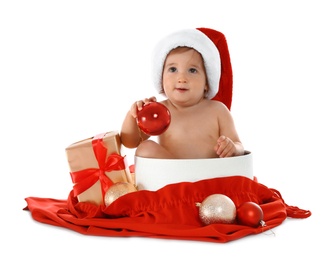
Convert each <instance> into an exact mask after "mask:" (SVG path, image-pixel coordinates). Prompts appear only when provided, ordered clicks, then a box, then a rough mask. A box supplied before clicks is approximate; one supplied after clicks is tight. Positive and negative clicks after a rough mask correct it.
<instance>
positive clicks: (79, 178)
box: [70, 133, 125, 196]
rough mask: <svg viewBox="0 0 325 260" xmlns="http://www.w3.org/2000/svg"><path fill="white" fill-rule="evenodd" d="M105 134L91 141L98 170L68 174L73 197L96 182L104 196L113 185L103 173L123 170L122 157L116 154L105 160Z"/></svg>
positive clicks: (90, 169)
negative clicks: (72, 184) (71, 182)
mask: <svg viewBox="0 0 325 260" xmlns="http://www.w3.org/2000/svg"><path fill="white" fill-rule="evenodd" d="M104 136H105V133H103V134H99V135H96V136H95V137H94V138H93V140H92V146H93V150H94V154H95V157H96V160H97V162H98V167H99V168H88V169H84V170H81V171H76V172H70V175H71V179H72V181H73V183H75V185H74V186H73V192H74V196H77V195H79V194H80V193H82V192H84V191H85V190H87V189H89V188H90V187H91V186H93V185H94V184H95V183H96V182H97V181H98V180H99V181H100V184H101V189H102V195H103V196H104V195H105V193H106V191H107V190H108V188H109V187H110V186H111V185H112V184H113V182H112V180H111V179H110V178H109V177H108V176H107V175H106V174H105V172H110V171H118V170H123V169H125V164H124V157H122V156H121V155H119V154H117V153H113V154H111V155H109V156H108V157H107V159H106V155H107V148H106V147H105V146H104V143H103V137H104Z"/></svg>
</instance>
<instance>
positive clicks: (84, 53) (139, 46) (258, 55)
mask: <svg viewBox="0 0 325 260" xmlns="http://www.w3.org/2000/svg"><path fill="white" fill-rule="evenodd" d="M322 7H323V4H322V1H316V0H309V1H301V0H298V1H290V0H289V1H278V0H276V1H257V0H255V1H254V0H248V1H240V0H238V1H235V0H230V1H219V0H216V1H207V0H202V1H192V0H188V1H170V0H166V1H161V2H155V1H142V0H138V1H131V0H127V1H70V0H65V1H60V0H59V1H35V0H31V1H1V3H0V46H1V48H0V86H1V88H0V89H1V90H0V91H1V94H0V113H1V128H0V131H1V146H0V151H1V160H0V166H1V172H2V174H1V176H2V177H1V184H2V185H1V190H0V194H1V198H2V201H3V202H2V209H1V214H0V219H1V223H2V224H3V227H2V230H1V237H2V241H3V242H2V246H1V250H0V258H1V259H17V257H20V258H23V257H26V258H28V259H29V258H31V259H58V258H62V257H64V258H67V259H68V258H70V259H72V258H73V259H96V258H103V257H104V258H107V259H108V258H110V259H119V258H120V259H152V258H154V257H157V256H161V257H170V256H173V257H175V259H176V257H177V258H178V257H182V258H185V257H192V258H191V259H194V258H207V257H209V258H211V257H212V258H215V259H235V258H236V257H238V258H240V259H276V258H277V259H279V257H281V258H282V257H283V256H284V255H285V256H290V259H294V258H299V259H303V258H304V257H306V258H307V257H310V256H312V255H314V256H316V255H317V257H316V258H313V259H324V257H325V254H324V249H323V248H321V246H322V245H323V243H321V240H323V237H322V236H323V235H324V231H325V230H324V225H323V219H322V218H323V217H324V215H323V214H325V212H324V206H323V205H324V193H323V189H324V188H323V183H322V181H321V180H322V179H323V176H324V173H325V169H324V168H325V167H324V158H323V157H324V146H325V143H324V136H323V135H324V130H325V129H324V128H325V127H324V115H323V114H324V109H325V106H324V93H323V90H324V87H325V80H324V67H325V64H324V61H325V51H324V46H325V37H324V24H325V17H324V15H323V8H322ZM195 27H210V28H214V29H216V30H219V31H221V32H223V33H224V34H225V36H226V38H227V40H228V47H229V50H230V55H231V60H232V66H233V73H234V95H233V106H232V113H233V116H234V119H235V122H236V126H237V128H238V132H239V134H240V137H241V140H242V142H243V143H244V145H245V148H246V149H247V150H249V151H251V152H252V153H253V158H254V159H253V160H254V174H255V176H256V177H257V178H258V180H259V182H261V183H263V184H265V185H266V186H268V187H270V188H276V189H277V190H279V191H280V192H281V194H282V196H283V198H284V199H285V201H286V202H287V204H289V205H294V206H298V207H300V208H302V209H309V210H311V211H312V216H311V217H310V218H308V219H302V220H300V219H287V220H285V221H284V223H283V224H281V225H280V226H278V227H277V228H275V229H274V230H273V232H274V233H275V235H272V234H270V233H265V234H259V235H255V236H248V237H245V238H242V239H239V240H236V241H233V242H230V243H227V244H217V243H206V242H197V241H179V240H164V239H150V238H137V237H132V238H112V237H93V236H84V235H81V234H78V233H75V232H74V231H71V230H67V229H63V228H58V227H54V226H50V225H45V224H41V223H39V222H36V221H34V220H33V219H32V218H31V216H30V213H29V212H26V211H23V210H22V209H23V208H24V207H25V206H26V203H25V201H24V198H26V197H30V196H35V197H47V198H57V199H65V198H66V197H67V195H68V193H69V191H70V190H71V188H72V183H71V179H70V175H69V169H68V164H67V161H66V157H65V147H67V146H68V145H69V144H71V143H73V142H75V141H78V140H81V139H84V138H87V137H90V136H93V135H94V134H97V133H101V132H104V131H112V130H119V129H120V126H121V123H122V120H123V118H124V115H125V113H126V112H127V110H128V109H129V107H130V105H131V103H132V102H133V101H135V100H137V99H142V98H144V97H148V96H152V95H156V93H155V91H154V88H153V87H152V83H151V79H150V55H151V49H152V48H153V46H154V44H155V43H156V42H157V41H158V40H159V39H160V38H161V37H162V36H163V35H165V34H166V33H169V32H172V31H174V30H177V29H182V28H195ZM156 96H157V97H158V99H161V98H162V97H159V96H158V95H156ZM133 152H134V151H132V150H127V149H125V150H124V151H123V153H125V154H126V155H127V158H128V160H129V162H130V163H132V160H133ZM112 257H114V258H112ZM173 259H174V258H173Z"/></svg>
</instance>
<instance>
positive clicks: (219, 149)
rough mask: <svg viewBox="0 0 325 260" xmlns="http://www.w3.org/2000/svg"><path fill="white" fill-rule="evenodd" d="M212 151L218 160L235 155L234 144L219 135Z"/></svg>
mask: <svg viewBox="0 0 325 260" xmlns="http://www.w3.org/2000/svg"><path fill="white" fill-rule="evenodd" d="M214 150H215V152H216V154H217V155H218V156H219V157H220V158H224V157H231V156H233V155H235V154H236V146H235V144H234V142H233V141H232V140H231V139H230V138H228V137H226V136H224V135H221V136H220V137H219V138H218V140H217V144H216V146H215V147H214Z"/></svg>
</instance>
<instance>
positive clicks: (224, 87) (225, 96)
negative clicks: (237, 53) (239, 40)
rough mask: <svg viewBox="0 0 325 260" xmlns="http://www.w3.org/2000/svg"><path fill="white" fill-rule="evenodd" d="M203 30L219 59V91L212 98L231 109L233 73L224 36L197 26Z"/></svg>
mask: <svg viewBox="0 0 325 260" xmlns="http://www.w3.org/2000/svg"><path fill="white" fill-rule="evenodd" d="M197 30H199V31H201V32H203V33H204V34H205V35H206V36H208V37H209V38H210V40H211V41H212V42H213V43H214V44H215V45H216V47H217V49H218V51H219V54H220V60H221V75H220V81H219V91H218V93H217V95H216V96H215V97H214V98H212V100H218V101H220V102H222V103H224V104H225V105H226V106H227V107H228V109H229V110H230V109H231V103H232V89H233V73H232V66H231V62H230V54H229V50H228V44H227V41H226V37H225V36H224V34H222V33H221V32H218V31H216V30H213V29H210V28H197Z"/></svg>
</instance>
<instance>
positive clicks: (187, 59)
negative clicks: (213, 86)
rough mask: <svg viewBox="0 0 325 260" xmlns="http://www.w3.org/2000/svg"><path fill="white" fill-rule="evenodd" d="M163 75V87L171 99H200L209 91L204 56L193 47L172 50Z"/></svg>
mask: <svg viewBox="0 0 325 260" xmlns="http://www.w3.org/2000/svg"><path fill="white" fill-rule="evenodd" d="M162 77H163V78H162V79H163V80H162V82H163V89H164V92H165V94H166V96H167V97H168V98H169V99H176V100H179V101H181V100H182V101H186V100H187V99H188V100H200V99H202V98H203V97H204V94H205V92H206V91H208V84H207V78H206V72H205V68H204V63H203V59H202V56H201V54H200V53H199V52H197V51H196V50H194V49H191V48H186V47H181V48H177V49H174V50H172V51H171V52H170V53H169V54H168V55H167V58H166V60H165V64H164V68H163V74H162Z"/></svg>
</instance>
